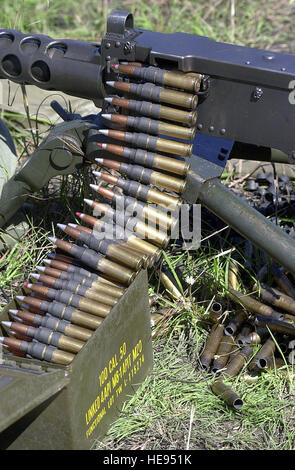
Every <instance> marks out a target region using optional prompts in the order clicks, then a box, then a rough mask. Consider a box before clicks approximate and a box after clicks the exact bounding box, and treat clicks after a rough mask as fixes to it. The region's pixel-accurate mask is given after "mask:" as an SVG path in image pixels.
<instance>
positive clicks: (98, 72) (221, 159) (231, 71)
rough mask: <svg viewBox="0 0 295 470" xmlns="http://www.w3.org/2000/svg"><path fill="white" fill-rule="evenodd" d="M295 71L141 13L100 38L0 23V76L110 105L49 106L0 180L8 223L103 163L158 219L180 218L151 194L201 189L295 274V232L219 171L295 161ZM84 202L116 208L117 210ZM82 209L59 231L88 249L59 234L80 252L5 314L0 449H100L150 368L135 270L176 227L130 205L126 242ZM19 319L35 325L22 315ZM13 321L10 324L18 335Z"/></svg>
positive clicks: (175, 197)
mask: <svg viewBox="0 0 295 470" xmlns="http://www.w3.org/2000/svg"><path fill="white" fill-rule="evenodd" d="M294 74H295V66H294V65H293V57H292V56H289V55H286V54H278V53H271V52H268V51H263V50H257V49H249V48H246V47H240V46H234V45H231V44H221V43H216V42H214V41H211V40H210V39H208V38H204V37H199V36H193V35H189V34H184V33H174V34H162V33H154V32H151V31H145V30H141V29H138V28H135V27H134V25H133V16H132V14H130V13H128V12H123V11H117V10H114V11H112V12H111V14H110V16H109V18H108V22H107V32H106V35H105V36H104V37H103V39H102V42H101V44H96V43H86V42H81V41H72V40H53V39H52V38H50V37H48V36H44V35H24V34H22V33H20V32H17V31H13V30H7V29H5V30H0V78H6V79H9V80H12V81H14V82H16V83H21V84H26V85H35V86H38V87H40V88H43V89H46V90H59V91H62V92H65V93H67V94H69V95H74V96H77V97H82V98H86V99H90V100H93V102H94V103H95V105H97V106H98V107H102V113H99V114H97V115H90V116H84V117H82V116H80V115H74V114H71V113H68V112H67V111H65V110H63V109H62V108H61V106H60V105H58V104H57V103H52V106H53V108H54V109H55V110H56V112H57V113H58V114H59V115H60V116H61V117H62V118H63V120H64V122H63V123H62V124H59V125H57V126H56V127H55V128H54V129H53V131H51V132H50V134H49V135H48V137H47V138H46V139H45V140H44V141H43V142H42V144H41V145H40V146H39V148H38V149H37V150H36V151H35V152H34V153H33V154H32V155H31V157H30V158H29V159H28V161H27V162H26V163H25V165H24V166H23V167H22V168H21V169H20V170H19V171H18V172H17V174H15V175H14V176H13V177H11V178H10V180H8V181H7V183H6V184H5V185H4V187H3V191H2V194H1V198H0V227H3V228H4V229H5V226H7V224H8V223H9V220H10V219H11V217H12V216H13V214H14V213H15V212H16V211H17V209H19V208H20V207H21V206H22V204H23V202H24V201H25V200H26V198H27V197H28V195H29V194H30V193H32V192H34V191H38V190H39V189H41V188H42V187H43V186H44V185H45V184H46V183H47V182H48V181H49V179H50V178H52V177H53V176H55V175H59V174H61V175H64V174H69V173H71V172H73V171H79V169H80V168H81V167H82V166H83V165H86V164H89V163H92V162H93V163H94V162H95V160H96V161H98V163H99V164H101V166H103V167H107V168H111V169H114V170H118V171H119V172H120V173H122V174H124V175H127V177H128V178H130V179H129V180H128V179H123V178H120V177H117V176H114V175H111V174H109V173H106V172H103V171H101V172H95V174H96V176H97V177H98V178H99V179H100V180H101V181H105V182H107V183H109V184H112V185H117V186H119V187H120V188H121V189H122V190H123V194H124V196H123V195H122V194H121V193H120V194H118V193H115V192H113V191H112V190H111V189H109V187H108V188H104V187H101V186H94V185H92V186H93V189H94V190H95V191H96V192H98V193H99V194H100V195H102V196H104V197H105V198H106V199H109V200H111V201H112V202H117V201H118V200H119V199H120V201H121V202H123V204H127V203H128V205H130V204H131V205H132V204H133V206H132V207H134V209H135V212H136V213H137V215H138V217H139V218H140V217H142V218H151V219H153V218H154V219H156V220H157V222H158V224H159V226H160V229H161V227H162V224H163V226H164V225H165V226H167V225H169V224H172V219H171V216H170V215H168V214H166V215H165V216H164V213H163V215H161V213H160V214H159V211H158V209H155V208H154V207H150V205H149V204H145V203H146V202H152V203H155V204H157V206H158V207H160V208H161V207H164V208H171V207H172V206H173V207H174V208H175V207H179V204H180V203H181V201H185V202H188V203H195V202H196V201H199V202H200V203H201V204H203V205H204V206H206V207H207V208H208V209H209V210H211V211H212V212H214V213H215V214H216V215H217V216H218V217H220V218H221V219H223V220H224V221H225V222H226V223H227V224H229V225H230V226H231V227H233V228H234V229H235V230H236V231H237V232H239V233H241V234H242V235H243V236H244V237H245V238H247V239H249V240H250V241H251V242H253V243H254V244H255V245H256V246H257V247H259V248H260V249H262V250H263V251H265V252H266V253H267V254H268V255H270V256H271V257H272V258H273V259H274V260H276V261H277V262H278V263H279V264H281V265H283V266H284V267H285V268H286V269H288V270H289V271H291V272H293V273H294V272H295V249H294V248H295V244H294V241H293V240H292V239H291V237H289V236H288V235H287V234H285V233H284V232H283V231H281V230H280V228H278V227H277V226H275V225H274V224H273V223H271V222H270V221H268V220H267V219H266V218H264V217H263V216H262V215H260V214H259V213H258V212H257V211H255V210H254V209H252V208H250V207H249V206H248V205H247V204H246V203H244V202H243V201H242V200H241V199H240V198H238V197H236V196H235V195H234V194H233V193H232V192H231V191H230V190H228V189H227V188H226V187H224V186H223V185H222V184H221V183H220V181H219V178H220V176H221V174H222V172H223V169H224V166H225V164H226V162H227V160H228V159H229V158H233V157H239V158H249V159H255V160H261V161H268V162H276V161H278V162H283V163H293V162H294V159H295V137H294V132H293V126H292V124H293V105H292V99H290V83H291V82H292V80H293V78H294ZM126 129H127V131H126ZM159 152H160V153H159ZM110 155H116V156H119V157H123V159H121V160H123V161H121V160H119V161H118V159H110ZM126 161H127V163H126ZM129 163H131V165H129ZM158 170H160V171H158ZM154 186H156V187H157V186H158V187H159V188H160V190H158V189H155V188H154ZM180 195H181V196H180ZM134 201H135V202H134ZM86 202H87V204H89V205H90V206H91V207H93V208H97V209H99V210H100V211H101V213H103V214H108V215H109V216H110V217H111V219H112V218H114V217H115V214H114V211H113V209H111V208H110V206H108V205H105V204H100V203H97V202H94V201H91V200H86ZM79 216H80V217H81V218H82V220H84V221H85V222H86V223H88V224H89V225H91V229H89V228H86V227H84V228H83V226H73V225H74V224H71V226H65V225H60V224H59V225H60V227H59V228H61V229H62V230H63V231H64V232H66V233H67V234H68V235H69V236H71V237H72V238H74V239H77V240H79V241H80V242H82V243H83V247H81V246H78V245H75V244H70V243H68V242H66V241H64V240H59V239H57V238H54V239H53V238H52V239H51V240H52V241H53V243H54V244H55V245H56V246H57V247H58V248H60V249H61V250H63V251H66V252H67V255H70V256H64V255H60V254H57V255H56V258H55V259H54V260H51V261H49V260H47V261H49V263H52V264H50V266H49V268H44V267H41V268H40V270H41V272H42V273H43V274H42V275H41V277H40V275H37V276H36V275H35V279H38V280H39V281H41V282H42V283H43V285H42V286H40V285H36V284H33V283H32V284H26V285H25V288H24V289H23V290H22V292H21V293H20V294H21V295H20V296H17V298H16V300H13V301H12V302H11V303H10V304H9V305H8V306H7V307H5V308H4V309H3V310H2V312H1V314H0V320H2V321H3V320H4V324H5V325H4V326H5V327H3V324H2V327H1V328H2V334H3V335H4V336H2V337H1V338H0V340H1V341H2V343H4V346H5V347H6V348H8V350H9V354H3V355H4V356H5V359H4V360H3V362H2V364H1V366H0V392H1V403H2V408H0V418H1V419H0V421H1V422H0V431H2V434H0V445H1V447H2V448H14V449H18V448H26V449H33V448H34V449H35V448H51V449H62V448H87V447H90V446H91V445H92V444H93V442H94V441H95V439H97V438H100V437H102V436H103V435H104V433H105V432H106V430H107V428H108V426H109V424H110V423H111V421H112V420H113V419H114V417H115V416H116V413H117V412H118V410H119V409H120V408H121V406H122V404H123V402H124V400H126V398H127V396H128V395H129V396H130V394H131V393H133V391H134V388H135V387H136V385H138V384H139V383H140V382H141V381H142V380H143V378H144V377H145V375H146V374H147V372H148V370H149V369H150V368H151V364H152V348H151V334H150V329H149V308H148V296H147V276H146V271H143V272H141V273H139V274H138V275H137V276H136V274H137V272H138V270H139V269H140V268H141V267H147V266H152V265H153V264H154V263H155V262H156V261H157V260H158V259H159V256H160V255H161V251H160V248H162V247H165V246H166V245H167V243H168V242H169V236H167V233H164V232H161V230H158V231H153V230H152V229H151V228H148V229H147V228H146V226H145V224H144V222H143V221H142V220H139V218H136V217H129V216H128V217H127V219H126V220H125V219H124V220H123V222H124V223H125V222H126V225H125V227H124V228H127V229H128V230H127V231H125V232H124V237H125V238H124V243H122V244H121V245H118V244H117V245H115V246H114V243H113V244H110V243H108V240H107V241H106V242H105V243H104V244H103V243H102V242H100V241H98V238H96V237H95V236H94V235H95V234H94V229H93V227H94V228H97V229H98V231H99V230H102V228H103V227H104V230H105V229H106V227H107V225H108V224H106V225H104V226H103V224H101V223H100V221H99V219H96V218H94V217H91V216H90V215H87V214H81V213H79ZM116 222H117V221H116ZM124 223H123V225H124ZM92 229H93V230H92ZM102 231H103V230H102ZM93 234H94V235H93ZM135 234H141V235H142V234H145V235H146V238H145V239H144V240H142V239H140V240H139V239H138V238H137V236H136V235H135ZM123 245H124V246H123ZM87 247H88V248H87ZM130 249H131V250H133V251H130ZM74 258H75V259H74ZM97 272H98V273H99V276H98V275H97ZM44 273H45V274H44ZM42 276H43V277H42ZM50 276H51V277H50ZM118 283H119V285H118ZM94 285H95V288H96V291H95V292H93V289H94V287H93V286H94ZM118 289H119V290H120V289H121V290H120V292H119V294H118V296H115V292H117V293H118ZM94 290H95V289H94ZM31 291H33V293H34V294H35V296H33V295H32V296H30V295H29V293H30V292H31ZM97 292H99V294H98V293H97ZM135 297H136V299H137V301H136V302H134V298H135ZM100 298H101V299H102V298H103V299H104V300H103V301H102V303H99V300H97V299H100ZM46 299H50V301H47V300H46ZM138 299H140V300H138ZM20 308H22V309H25V310H19V309H20ZM44 312H45V313H46V315H47V314H48V313H50V316H46V317H42V315H44ZM127 313H128V314H127ZM13 315H18V316H19V317H18V318H19V319H23V322H25V321H30V322H31V323H29V325H31V326H26V324H24V325H23V324H22V323H21V325H20V326H16V325H12V323H15V322H14V321H11V320H12V316H13ZM105 317H106V318H105ZM104 318H105V319H104ZM8 320H9V321H8ZM32 322H35V323H32ZM32 325H33V326H32ZM36 326H38V328H36ZM6 327H7V328H11V327H13V328H15V330H14V333H18V338H19V339H18V340H14V341H18V342H14V341H13V339H11V338H10V337H9V334H7V330H5V328H6ZM37 330H38V331H37ZM73 335H75V336H73ZM29 336H30V338H31V339H32V338H33V341H31V342H29V340H28V338H29ZM68 337H70V340H69V339H68ZM36 340H37V341H36ZM62 351H63V352H62ZM44 364H45V365H44ZM2 397H3V399H2ZM3 405H4V406H3ZM45 431H46V432H45Z"/></svg>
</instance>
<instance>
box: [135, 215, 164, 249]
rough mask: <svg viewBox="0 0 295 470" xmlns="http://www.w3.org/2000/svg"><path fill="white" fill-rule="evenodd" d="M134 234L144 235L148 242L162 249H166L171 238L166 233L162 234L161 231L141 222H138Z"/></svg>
mask: <svg viewBox="0 0 295 470" xmlns="http://www.w3.org/2000/svg"><path fill="white" fill-rule="evenodd" d="M134 232H135V233H138V234H140V235H142V236H143V237H145V238H147V239H148V240H151V241H152V242H153V243H155V244H156V245H158V246H160V247H161V248H165V247H166V246H167V245H168V243H169V237H168V236H167V235H166V233H165V232H161V231H160V230H156V229H154V228H153V227H149V226H148V225H147V224H145V223H143V222H141V221H138V222H137V224H136V225H135V227H134Z"/></svg>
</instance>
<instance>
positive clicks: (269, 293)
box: [260, 287, 295, 315]
mask: <svg viewBox="0 0 295 470" xmlns="http://www.w3.org/2000/svg"><path fill="white" fill-rule="evenodd" d="M260 297H261V299H262V300H263V301H264V302H267V303H269V304H271V305H274V306H275V307H279V308H281V309H283V310H286V311H287V312H290V313H292V314H293V315H295V300H294V299H293V298H292V297H290V296H289V295H286V294H283V293H282V292H280V291H279V290H278V289H275V288H273V287H272V288H271V289H270V290H268V289H264V288H263V287H261V288H260Z"/></svg>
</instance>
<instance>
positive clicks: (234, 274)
mask: <svg viewBox="0 0 295 470" xmlns="http://www.w3.org/2000/svg"><path fill="white" fill-rule="evenodd" d="M228 287H230V288H231V289H234V290H238V287H239V267H238V265H237V264H236V263H235V262H234V261H230V263H229V266H228Z"/></svg>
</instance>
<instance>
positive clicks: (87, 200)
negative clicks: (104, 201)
mask: <svg viewBox="0 0 295 470" xmlns="http://www.w3.org/2000/svg"><path fill="white" fill-rule="evenodd" d="M84 202H86V204H88V206H92V203H93V201H91V199H84Z"/></svg>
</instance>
